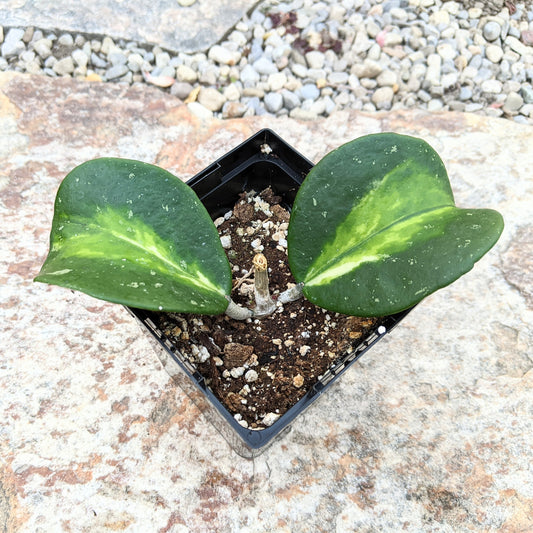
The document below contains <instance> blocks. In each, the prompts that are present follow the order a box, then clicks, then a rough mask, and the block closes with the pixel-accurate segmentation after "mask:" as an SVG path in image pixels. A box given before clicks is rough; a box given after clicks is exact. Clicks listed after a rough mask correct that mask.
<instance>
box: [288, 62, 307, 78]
mask: <svg viewBox="0 0 533 533" xmlns="http://www.w3.org/2000/svg"><path fill="white" fill-rule="evenodd" d="M291 70H292V73H293V74H294V75H295V76H298V77H299V78H306V77H307V67H306V66H305V65H302V64H300V63H293V64H292V65H291Z"/></svg>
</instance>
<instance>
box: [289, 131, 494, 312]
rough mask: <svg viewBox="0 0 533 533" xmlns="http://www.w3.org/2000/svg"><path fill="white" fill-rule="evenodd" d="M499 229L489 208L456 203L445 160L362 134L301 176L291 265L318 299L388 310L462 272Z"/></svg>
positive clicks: (413, 145)
mask: <svg viewBox="0 0 533 533" xmlns="http://www.w3.org/2000/svg"><path fill="white" fill-rule="evenodd" d="M502 229H503V220H502V218H501V215H500V214H499V213H497V212H496V211H492V210H464V209H458V208H457V207H455V202H454V199H453V194H452V191H451V188H450V183H449V180H448V176H447V173H446V170H445V168H444V165H443V163H442V161H441V159H440V158H439V156H438V155H437V153H436V152H435V151H434V150H433V149H432V148H431V147H430V146H429V145H428V144H427V143H426V142H424V141H422V140H420V139H415V138H413V137H408V136H404V135H397V134H393V133H384V134H376V135H368V136H365V137H362V138H359V139H356V140H355V141H352V142H350V143H348V144H345V145H343V146H341V147H340V148H338V149H337V150H334V151H333V152H331V153H330V154H328V155H327V156H326V157H324V159H322V160H321V161H320V162H319V163H318V164H317V165H316V166H315V167H314V168H313V169H312V170H311V172H310V173H309V175H308V176H307V178H306V179H305V181H304V183H303V184H302V186H301V188H300V190H299V192H298V195H297V197H296V200H295V203H294V206H293V212H292V215H291V220H290V226H289V236H288V243H289V262H290V267H291V271H292V273H293V275H294V277H295V278H296V280H297V281H299V282H303V283H304V288H303V291H304V294H305V296H306V297H307V298H308V299H309V300H311V301H312V302H314V303H316V304H317V305H320V306H321V307H324V308H326V309H329V310H332V311H338V312H342V313H346V314H351V315H361V316H377V315H387V314H392V313H395V312H398V311H401V310H403V309H406V308H408V307H410V306H412V305H414V304H415V303H417V302H418V301H420V300H421V299H422V298H423V297H425V296H427V295H428V294H430V293H431V292H433V291H435V290H437V289H439V288H440V287H443V286H445V285H447V284H449V283H451V282H452V281H454V280H455V279H457V278H458V277H460V276H461V275H462V274H464V273H465V272H467V271H468V270H470V269H471V268H472V267H473V265H474V263H475V262H476V261H477V260H478V259H479V258H480V257H482V256H483V255H484V254H485V253H486V252H487V251H488V250H489V249H490V248H491V247H492V246H493V245H494V243H495V242H496V241H497V240H498V237H499V235H500V234H501V231H502Z"/></svg>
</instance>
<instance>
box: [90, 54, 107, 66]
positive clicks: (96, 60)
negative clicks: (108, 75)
mask: <svg viewBox="0 0 533 533" xmlns="http://www.w3.org/2000/svg"><path fill="white" fill-rule="evenodd" d="M91 63H92V64H93V66H94V67H96V68H106V67H107V61H106V60H105V59H102V58H101V57H100V56H99V55H98V54H96V53H95V52H93V53H92V54H91Z"/></svg>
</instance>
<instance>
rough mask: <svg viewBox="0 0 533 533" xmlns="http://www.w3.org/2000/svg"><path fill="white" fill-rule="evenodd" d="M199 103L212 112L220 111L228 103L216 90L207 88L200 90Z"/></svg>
mask: <svg viewBox="0 0 533 533" xmlns="http://www.w3.org/2000/svg"><path fill="white" fill-rule="evenodd" d="M198 102H199V103H200V104H202V105H203V106H204V107H205V108H206V109H209V110H210V111H220V110H221V109H222V106H223V105H224V103H225V102H226V98H225V97H224V95H223V94H221V93H220V92H218V91H217V90H216V89H213V88H212V87H207V88H202V89H201V90H200V92H199V94H198Z"/></svg>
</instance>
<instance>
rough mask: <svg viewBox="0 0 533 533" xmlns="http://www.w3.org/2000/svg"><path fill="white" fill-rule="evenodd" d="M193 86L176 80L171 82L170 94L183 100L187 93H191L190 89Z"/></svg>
mask: <svg viewBox="0 0 533 533" xmlns="http://www.w3.org/2000/svg"><path fill="white" fill-rule="evenodd" d="M193 88H194V87H193V86H192V85H191V84H190V83H187V82H183V81H177V82H176V83H174V84H172V86H171V87H170V94H173V95H174V96H176V97H178V98H179V99H180V100H185V99H186V98H187V96H189V94H191V91H192V90H193Z"/></svg>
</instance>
